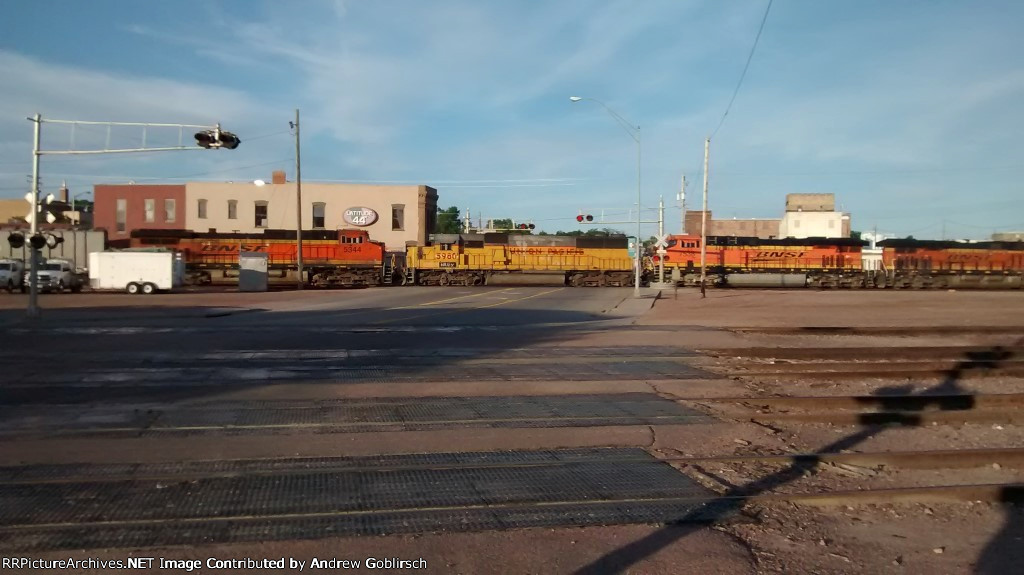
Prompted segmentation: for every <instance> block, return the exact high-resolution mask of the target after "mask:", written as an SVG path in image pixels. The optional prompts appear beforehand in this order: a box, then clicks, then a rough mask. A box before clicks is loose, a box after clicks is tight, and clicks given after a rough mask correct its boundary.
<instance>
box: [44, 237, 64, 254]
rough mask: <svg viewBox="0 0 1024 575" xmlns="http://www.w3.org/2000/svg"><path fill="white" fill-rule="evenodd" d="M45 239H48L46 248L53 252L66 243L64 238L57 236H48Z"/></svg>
mask: <svg viewBox="0 0 1024 575" xmlns="http://www.w3.org/2000/svg"><path fill="white" fill-rule="evenodd" d="M45 239H46V247H48V248H50V249H51V250H52V249H53V248H55V247H57V246H59V245H61V244H62V243H64V237H63V236H55V235H53V234H46V238H45Z"/></svg>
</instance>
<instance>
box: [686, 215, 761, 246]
mask: <svg viewBox="0 0 1024 575" xmlns="http://www.w3.org/2000/svg"><path fill="white" fill-rule="evenodd" d="M700 218H701V212H700V210H690V211H687V212H686V217H685V219H684V225H685V226H686V233H687V234H693V235H700V226H701V223H700ZM707 228H708V229H707V234H708V235H709V236H738V237H746V238H761V239H765V240H770V239H774V238H777V237H779V220H777V219H763V218H748V219H731V220H716V219H714V218H712V217H711V210H708V220H707Z"/></svg>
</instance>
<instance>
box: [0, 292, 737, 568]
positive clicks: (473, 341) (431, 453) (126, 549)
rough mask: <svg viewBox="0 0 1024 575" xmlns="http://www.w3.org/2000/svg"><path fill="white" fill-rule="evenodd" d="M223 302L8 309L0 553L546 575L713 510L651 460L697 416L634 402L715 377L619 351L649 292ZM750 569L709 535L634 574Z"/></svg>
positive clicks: (664, 358)
mask: <svg viewBox="0 0 1024 575" xmlns="http://www.w3.org/2000/svg"><path fill="white" fill-rule="evenodd" d="M222 295H227V294H194V295H167V296H156V297H154V298H153V299H152V300H151V301H152V304H151V305H147V306H137V305H136V304H135V302H134V301H132V302H128V303H126V300H123V299H109V298H108V299H100V298H101V296H98V295H97V296H85V297H91V298H92V299H83V300H81V304H82V305H81V306H80V307H61V306H66V305H67V302H68V301H69V300H70V298H67V299H65V300H64V301H61V302H60V305H56V304H54V305H51V306H50V307H49V308H47V301H46V300H45V299H44V300H43V302H42V303H43V308H44V310H45V311H44V314H45V315H44V318H43V320H42V321H36V322H28V321H24V320H23V319H20V318H19V317H18V314H17V312H16V310H15V309H14V305H10V304H7V307H8V309H7V310H5V311H4V312H3V313H4V317H5V318H6V320H7V321H6V325H5V327H4V331H5V332H6V333H5V336H6V337H7V339H8V341H16V342H18V345H17V346H7V347H5V348H4V349H3V350H0V361H2V362H3V365H4V375H3V376H2V382H3V383H2V385H0V437H2V439H3V441H2V442H0V461H3V462H5V463H4V465H3V466H2V467H0V501H2V503H3V504H2V505H0V551H2V552H3V554H4V555H12V554H17V555H19V556H26V555H29V556H34V557H50V556H52V557H67V556H68V555H69V554H72V555H74V554H76V553H77V554H79V555H80V556H81V557H95V556H100V555H102V556H104V557H110V558H116V557H126V556H127V555H128V553H134V554H135V556H139V554H140V553H141V554H145V553H149V554H150V555H154V556H160V557H177V558H190V557H204V558H205V557H208V556H222V557H243V556H245V557H253V558H263V557H271V558H277V557H281V556H288V557H301V558H302V559H303V560H306V561H308V559H309V558H310V557H312V556H316V555H318V554H319V556H320V557H321V558H322V557H324V556H332V557H338V558H348V559H355V558H359V557H357V556H362V557H365V556H366V554H367V553H376V554H378V556H383V554H387V556H390V557H400V558H403V559H416V558H419V557H422V558H424V559H425V560H426V561H427V564H428V572H437V573H447V572H467V573H468V572H483V571H487V572H516V573H518V572H552V573H555V572H566V571H572V570H573V569H578V568H582V567H584V566H586V565H588V564H593V562H594V561H599V560H600V559H601V557H602V556H604V555H605V554H609V553H612V552H614V551H615V550H616V549H617V548H619V547H620V546H622V545H624V544H628V543H629V541H630V540H632V539H634V538H641V537H643V535H644V534H645V533H649V532H652V531H654V530H655V529H656V527H657V526H659V525H662V524H664V523H666V522H673V521H677V520H680V519H684V520H686V521H691V522H696V521H699V520H701V519H702V518H703V519H706V518H707V516H708V511H709V501H710V500H711V498H712V493H711V492H710V491H708V490H707V489H706V488H705V487H703V486H701V485H700V484H698V483H696V482H695V481H693V480H692V479H690V478H689V477H688V476H687V475H684V474H683V473H681V472H679V471H678V470H676V469H675V468H673V467H672V466H670V465H668V464H666V463H664V462H661V461H659V460H658V459H657V458H656V457H655V456H654V455H653V454H652V453H651V452H649V451H648V450H647V449H645V447H646V446H647V445H649V443H650V441H649V437H650V435H651V434H653V433H656V432H657V431H658V430H663V429H664V430H667V429H680V428H699V427H700V426H708V425H711V424H713V423H714V422H713V421H712V420H711V419H710V418H709V417H707V416H706V415H704V414H703V413H701V412H699V411H695V410H693V409H690V408H687V407H684V406H682V405H680V404H678V403H677V402H675V401H672V400H671V399H668V398H666V397H663V396H661V395H659V394H658V393H656V392H655V391H654V390H653V388H652V387H651V386H650V385H648V382H657V381H662V382H665V381H680V380H693V381H700V380H706V379H710V378H712V376H711V374H708V373H706V372H704V371H702V370H701V369H699V368H697V367H695V366H693V365H691V362H690V360H691V359H692V358H693V356H694V354H693V352H692V351H690V350H687V349H683V348H680V347H676V346H673V345H670V344H669V343H664V344H661V345H653V344H652V343H651V342H650V341H645V342H643V343H642V344H641V345H631V344H630V341H629V336H628V334H629V331H630V329H631V324H632V322H633V321H634V320H635V319H636V318H637V317H638V316H640V315H642V314H644V313H649V312H650V309H651V307H652V304H653V303H654V301H655V300H654V297H655V296H656V295H657V292H649V293H646V294H645V297H644V298H641V299H639V300H637V299H634V298H632V290H629V289H621V290H620V289H592V290H586V289H570V288H538V287H529V288H527V287H521V288H515V287H510V288H481V289H476V288H474V289H466V288H451V289H431V288H425V289H373V290H353V291H337V292H307V293H301V294H295V293H286V292H285V293H275V294H258V296H259V297H252V294H235V295H236V296H237V298H236V299H234V300H233V301H232V300H231V299H230V298H227V297H220V296H222ZM161 298H162V299H161ZM174 298H178V299H177V300H175V299H174ZM50 301H51V302H54V301H55V300H50ZM136 301H137V300H136ZM129 303H130V305H129ZM609 342H614V343H609ZM581 529H583V531H581ZM368 535H386V537H384V538H379V537H366V536H368ZM584 539H585V543H582V544H580V545H576V543H575V542H576V541H578V540H584ZM566 546H568V547H570V548H571V549H570V551H565V548H566ZM483 549H488V550H491V553H507V554H508V555H507V556H505V557H496V556H493V555H491V554H490V553H476V552H480V551H482V550H483ZM155 550H156V551H155ZM474 550H475V551H474ZM747 555H748V554H747V552H746V551H745V550H743V549H740V548H739V547H738V546H737V545H736V543H735V542H733V541H731V540H728V539H726V538H725V537H723V536H721V535H720V534H718V533H717V532H713V531H703V530H700V531H699V532H698V533H697V534H695V535H694V536H693V537H687V538H686V539H684V540H681V541H680V542H678V543H677V544H675V545H674V546H672V547H671V548H670V549H668V550H667V551H665V552H662V553H660V554H652V556H651V557H648V558H646V559H644V561H646V563H644V562H641V563H639V565H643V566H645V568H646V569H649V571H646V572H659V571H660V572H665V573H670V572H680V567H679V565H680V563H679V561H683V560H685V561H686V562H687V565H689V566H692V567H693V569H694V572H711V573H714V572H722V573H726V572H728V573H734V572H748V571H749V570H750V562H749V557H748V556H747ZM481 556H486V557H490V562H489V563H487V562H481V561H484V560H483V559H481ZM598 564H599V563H598ZM282 572H288V569H284V570H283V571H282Z"/></svg>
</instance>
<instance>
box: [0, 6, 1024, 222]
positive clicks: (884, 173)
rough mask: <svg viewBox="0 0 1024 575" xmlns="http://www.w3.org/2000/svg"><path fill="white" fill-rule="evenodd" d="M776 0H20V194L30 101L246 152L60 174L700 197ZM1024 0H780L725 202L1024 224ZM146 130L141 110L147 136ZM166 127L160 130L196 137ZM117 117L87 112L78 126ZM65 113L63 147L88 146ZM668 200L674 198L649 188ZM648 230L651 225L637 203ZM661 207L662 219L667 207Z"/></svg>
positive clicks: (750, 92) (8, 62) (4, 65)
mask: <svg viewBox="0 0 1024 575" xmlns="http://www.w3.org/2000/svg"><path fill="white" fill-rule="evenodd" d="M766 4H767V2H766V1H760V0H758V1H738V0H737V1H733V2H716V1H700V2H697V1H691V2H687V1H680V0H668V1H660V0H644V1H621V2H612V1H583V0H560V1H558V2H543V1H539V0H518V1H507V0H466V1H442V0H437V1H432V2H422V1H397V0H395V1H389V0H382V1H376V2H370V1H355V0H351V1H333V2H331V1H323V2H316V1H301V2H288V3H285V2H270V1H267V2H257V1H241V0H239V1H232V2H215V1H210V0H207V1H203V2H198V1H186V0H183V1H179V2H164V3H153V2H125V1H109V0H106V1H105V0H94V1H91V2H66V1H53V0H35V1H33V2H11V3H7V5H6V6H5V10H4V12H5V14H4V18H3V19H2V20H0V77H2V78H3V79H4V81H3V83H2V84H0V197H12V198H13V197H20V196H21V195H23V194H24V192H25V191H27V189H28V188H27V183H26V182H27V175H28V174H30V173H31V150H32V147H31V146H32V141H31V136H32V130H31V123H30V122H28V121H26V120H25V118H26V117H27V116H30V115H32V114H34V113H37V112H38V113H40V114H42V115H43V116H44V117H51V118H59V119H75V120H94V121H120V122H154V123H156V122H166V123H196V124H206V123H214V122H220V123H221V124H222V125H223V126H224V127H225V129H229V130H232V131H234V132H236V133H238V134H239V136H240V137H241V138H242V145H241V146H240V147H239V148H238V149H237V150H233V151H227V150H218V151H189V152H164V153H146V154H125V155H103V156H44V157H43V158H42V169H41V173H42V180H43V189H44V191H55V189H56V188H57V187H59V185H60V181H61V180H63V179H66V180H67V182H68V184H69V187H70V188H71V189H72V191H73V192H76V193H77V192H82V191H85V190H88V189H90V188H91V186H92V185H93V184H95V183H102V182H125V181H128V180H134V181H137V182H140V183H141V182H181V181H189V180H231V181H244V180H253V179H259V178H262V179H267V178H269V174H270V172H271V170H274V169H285V170H287V171H288V174H289V178H291V177H292V176H293V174H294V144H293V140H292V137H291V136H290V135H289V133H288V131H287V130H288V121H289V120H291V119H292V117H293V114H294V109H295V108H300V109H301V110H302V136H303V139H302V140H303V141H302V164H303V179H304V180H308V181H359V182H367V181H369V182H402V183H422V184H427V185H431V186H434V187H435V188H437V189H438V191H439V194H440V197H441V199H440V203H441V204H442V205H443V206H449V205H457V206H459V207H460V208H469V209H471V211H472V213H473V215H474V218H475V217H476V216H477V214H478V213H482V215H483V217H484V218H490V217H494V218H498V217H511V218H515V219H517V220H527V219H532V220H534V221H535V222H536V223H537V224H538V227H540V228H542V229H547V230H549V231H554V230H556V229H574V228H576V227H577V226H576V223H575V215H576V214H577V213H578V212H579V211H580V210H583V211H585V212H591V213H594V214H600V213H601V211H602V210H604V211H605V213H606V214H608V217H609V219H612V218H618V219H622V218H623V217H624V216H625V214H626V210H627V209H629V208H631V207H632V206H633V205H634V203H635V198H636V144H635V143H634V141H633V140H632V139H630V137H629V136H628V135H627V134H626V132H625V131H623V130H622V129H621V128H620V127H619V126H618V125H616V123H615V122H614V120H613V119H612V118H611V117H609V116H608V115H607V114H606V113H605V112H604V110H603V109H602V108H601V107H600V106H598V105H597V104H594V103H592V102H587V101H584V102H579V103H570V102H569V100H568V97H569V96H572V95H579V96H585V97H589V98H594V99H598V100H601V101H603V102H605V103H606V104H607V105H608V106H610V107H611V108H612V109H614V110H615V111H617V112H618V113H619V114H621V115H622V116H624V117H625V118H627V119H629V121H630V122H631V123H634V124H639V125H640V127H641V131H642V140H643V169H642V174H643V198H644V201H643V203H644V207H645V208H653V207H654V206H656V205H657V198H658V196H659V195H661V196H664V197H665V201H666V204H667V206H668V207H669V209H668V210H666V219H667V220H668V225H667V231H670V232H677V231H678V229H679V224H678V221H679V218H680V211H679V206H678V202H677V201H676V199H675V196H676V193H677V192H678V190H679V185H680V177H681V176H682V175H683V174H685V175H686V177H687V180H688V188H687V204H688V207H690V208H691V209H694V208H699V204H698V203H697V202H699V199H700V186H701V178H702V174H701V170H700V168H701V163H702V155H703V141H704V138H705V137H706V136H708V135H710V134H711V133H712V131H713V130H714V129H715V127H716V126H717V125H718V123H719V120H720V119H721V117H722V114H723V112H724V110H725V107H726V105H727V104H728V102H729V98H730V96H731V95H732V92H733V89H734V88H735V86H736V82H737V80H738V78H739V75H740V72H741V71H742V69H743V64H744V62H745V61H746V58H747V54H748V52H749V50H750V47H751V44H752V43H753V40H754V35H755V33H756V32H757V28H758V25H759V24H760V21H761V18H762V16H763V14H764V10H765V6H766ZM1021 21H1024V4H1021V3H1020V2H1013V1H1007V2H944V1H930V2H917V1H910V0H907V1H901V2H891V1H868V0H859V1H856V2H854V1H848V2H839V1H829V2H821V1H818V0H775V2H774V4H773V5H772V8H771V12H770V14H769V16H768V20H767V24H766V26H765V29H764V32H763V34H762V37H761V40H760V44H759V46H758V49H757V52H756V54H755V55H754V58H753V61H752V63H751V66H750V69H749V71H748V73H747V76H746V79H745V81H744V83H743V86H742V88H741V90H740V92H739V95H738V97H737V98H736V101H735V103H734V105H733V108H732V111H731V112H730V113H729V115H728V117H727V118H726V120H725V123H724V124H723V125H722V127H721V129H720V130H719V131H718V132H717V134H716V135H715V138H714V139H713V140H712V142H711V171H710V174H711V176H710V186H709V195H710V208H711V209H712V210H713V212H714V214H715V216H716V217H739V218H744V217H779V216H780V215H781V213H782V210H783V206H784V202H785V194H787V193H794V192H831V193H835V194H836V197H837V202H838V203H839V204H841V206H842V208H843V209H844V210H846V211H849V212H851V214H852V219H853V228H854V229H865V230H866V229H871V228H872V227H874V226H877V227H878V230H879V231H880V232H887V233H892V234H898V235H907V234H913V235H915V237H920V238H931V237H934V238H938V237H940V236H941V234H942V232H943V229H945V233H946V235H947V237H971V238H983V237H986V236H987V235H988V234H990V233H991V232H992V231H995V230H1003V231H1005V230H1011V229H1013V230H1020V229H1024V209H1022V206H1021V190H1022V184H1021V181H1022V179H1024V162H1022V157H1024V156H1022V152H1024V143H1022V142H1024V140H1022V137H1021V134H1022V133H1024V107H1022V106H1021V102H1022V101H1024V65H1022V62H1024V59H1022V55H1024V35H1021V34H1020V33H1019V23H1020V22H1021ZM137 137H138V134H137V133H135V132H115V133H114V134H113V136H112V139H113V140H114V142H113V143H114V144H122V145H125V146H130V145H132V143H133V141H134V140H137ZM176 137H177V136H176V133H173V134H172V133H169V132H164V133H160V132H156V133H154V134H152V135H150V141H151V143H153V142H158V141H169V140H176ZM104 139H105V133H103V132H102V131H97V130H95V129H92V130H90V129H88V128H85V127H83V128H79V129H76V134H75V143H76V145H78V146H86V145H90V144H95V143H99V142H102V141H103V140H104ZM70 142H71V136H70V133H69V131H68V130H67V128H66V127H64V126H60V125H56V124H45V125H44V129H43V143H44V148H48V149H59V148H67V147H68V146H69V145H70ZM645 215H646V216H647V217H648V218H653V217H654V213H653V212H647V213H645ZM612 227H618V228H621V229H629V230H632V227H629V226H612ZM652 231H654V227H653V226H645V235H646V233H647V232H652Z"/></svg>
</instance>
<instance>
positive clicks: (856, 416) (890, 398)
mask: <svg viewBox="0 0 1024 575" xmlns="http://www.w3.org/2000/svg"><path fill="white" fill-rule="evenodd" d="M675 399H676V400H677V401H680V402H683V403H685V404H690V405H694V406H698V407H701V408H703V409H704V410H705V411H708V412H710V413H711V414H712V415H714V416H715V417H719V418H725V419H732V420H747V421H755V422H769V421H776V422H786V421H789V422H803V423H830V424H833V425H864V426H872V425H907V426H918V425H925V424H931V423H936V424H938V423H966V422H976V423H980V422H986V423H1016V422H1020V421H1024V410H1022V409H1021V407H1022V406H1024V393H999V394H975V393H936V392H932V393H921V394H892V395H834V396H795V397H794V396H757V397H714V398H690V399H686V398H675Z"/></svg>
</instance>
